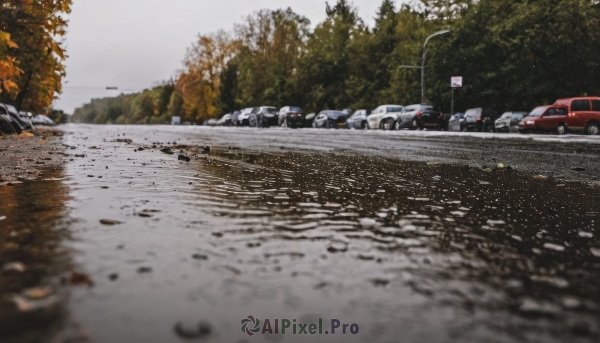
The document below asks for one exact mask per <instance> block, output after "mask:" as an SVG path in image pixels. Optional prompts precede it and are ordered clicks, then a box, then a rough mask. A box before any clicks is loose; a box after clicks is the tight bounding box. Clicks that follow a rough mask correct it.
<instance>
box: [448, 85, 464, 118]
mask: <svg viewBox="0 0 600 343" xmlns="http://www.w3.org/2000/svg"><path fill="white" fill-rule="evenodd" d="M462 85H463V78H462V76H452V77H451V78H450V87H452V92H451V93H452V104H451V105H450V108H451V109H450V113H451V115H454V88H459V87H462Z"/></svg>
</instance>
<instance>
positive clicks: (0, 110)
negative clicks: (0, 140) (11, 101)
mask: <svg viewBox="0 0 600 343" xmlns="http://www.w3.org/2000/svg"><path fill="white" fill-rule="evenodd" d="M0 116H2V117H3V118H4V119H5V120H6V121H7V122H9V123H10V125H11V126H12V128H13V131H14V132H16V133H21V132H23V126H22V125H21V123H20V122H19V121H18V120H17V119H15V118H14V117H13V116H12V115H11V114H10V111H9V110H8V107H7V106H6V105H5V104H0ZM6 121H5V122H4V123H5V124H6ZM6 130H7V131H10V129H8V128H6ZM10 133H13V132H7V134H10Z"/></svg>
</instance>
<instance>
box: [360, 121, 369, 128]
mask: <svg viewBox="0 0 600 343" xmlns="http://www.w3.org/2000/svg"><path fill="white" fill-rule="evenodd" d="M360 128H361V129H363V130H364V129H366V128H367V122H366V121H363V122H362V123H360Z"/></svg>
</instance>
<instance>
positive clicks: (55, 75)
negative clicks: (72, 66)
mask: <svg viewBox="0 0 600 343" xmlns="http://www.w3.org/2000/svg"><path fill="white" fill-rule="evenodd" d="M71 4H72V2H71V0H0V102H2V103H8V104H12V105H14V106H15V107H16V108H17V109H19V110H24V111H30V112H33V113H50V112H51V110H52V109H51V105H52V102H53V101H54V97H55V96H56V94H59V93H60V92H61V82H62V79H63V78H64V77H65V75H66V73H65V66H64V61H65V59H66V58H67V56H66V55H65V48H64V46H63V42H62V37H64V35H65V33H66V31H65V30H66V27H67V21H66V20H65V18H64V15H65V14H67V13H70V12H71Z"/></svg>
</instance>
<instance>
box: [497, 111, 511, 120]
mask: <svg viewBox="0 0 600 343" xmlns="http://www.w3.org/2000/svg"><path fill="white" fill-rule="evenodd" d="M511 116H512V114H511V113H510V112H506V113H504V114H503V115H502V117H500V119H508V118H510V117H511Z"/></svg>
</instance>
